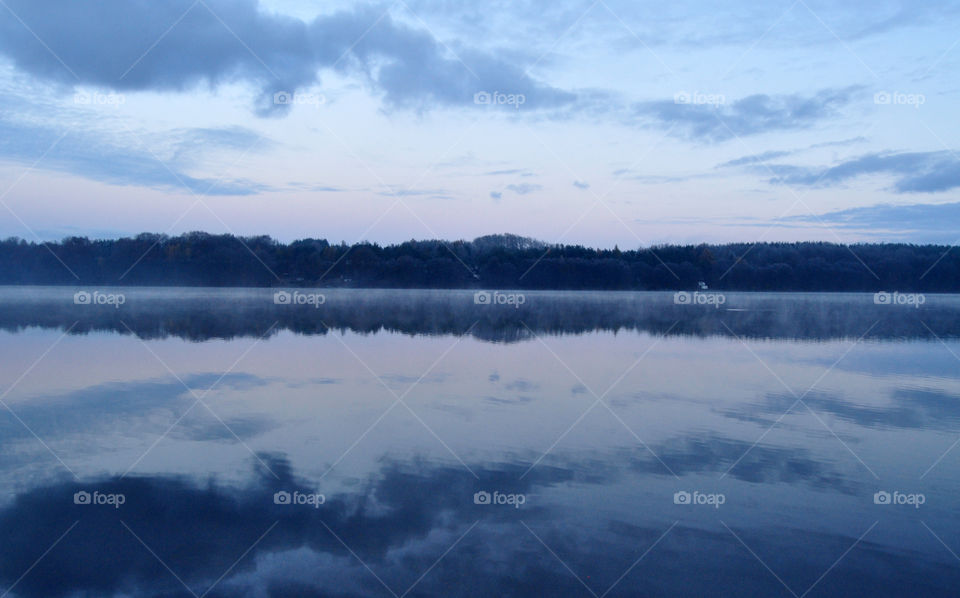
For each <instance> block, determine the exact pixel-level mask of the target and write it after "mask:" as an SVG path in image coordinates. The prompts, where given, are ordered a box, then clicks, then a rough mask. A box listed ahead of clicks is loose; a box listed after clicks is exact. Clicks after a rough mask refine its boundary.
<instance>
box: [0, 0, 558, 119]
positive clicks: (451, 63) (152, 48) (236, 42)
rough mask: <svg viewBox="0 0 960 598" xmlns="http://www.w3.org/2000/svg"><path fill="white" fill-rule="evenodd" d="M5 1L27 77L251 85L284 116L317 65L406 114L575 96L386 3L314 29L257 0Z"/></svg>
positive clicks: (14, 54) (13, 53) (168, 87)
mask: <svg viewBox="0 0 960 598" xmlns="http://www.w3.org/2000/svg"><path fill="white" fill-rule="evenodd" d="M7 4H8V5H9V8H10V10H4V11H0V53H2V54H4V55H6V56H7V57H8V58H10V59H11V60H12V61H13V63H14V64H15V65H16V66H17V67H18V68H19V69H20V70H21V71H23V72H25V73H29V74H31V75H33V76H36V77H40V78H43V79H47V80H52V81H56V82H59V83H63V84H66V85H75V84H89V85H95V86H100V87H105V88H112V89H116V90H154V91H184V90H189V89H192V88H195V87H196V86H198V85H206V86H209V87H211V88H215V87H217V86H219V85H221V84H224V83H229V82H236V81H244V82H248V83H251V84H253V85H255V86H256V87H257V88H258V89H259V90H260V97H259V99H258V102H257V106H258V110H259V112H260V113H261V114H283V113H285V112H286V111H287V110H288V109H289V108H290V104H286V103H281V104H277V103H276V102H275V101H274V95H275V94H276V93H278V92H281V91H283V92H296V90H298V89H303V88H305V87H309V86H311V85H314V84H316V83H318V82H319V79H318V71H319V70H320V69H323V68H333V69H337V70H340V71H344V72H350V73H353V74H357V75H359V76H361V77H363V78H364V79H365V80H366V81H368V82H369V83H370V84H371V85H372V86H373V87H374V89H375V91H376V92H378V93H379V94H381V95H382V97H383V99H384V101H385V102H386V103H387V104H388V105H390V106H393V107H399V108H409V109H416V110H422V109H427V108H432V107H435V106H438V105H440V106H442V105H458V104H459V105H466V104H472V103H473V100H474V94H475V93H477V92H479V91H488V92H493V91H500V92H502V93H514V94H523V95H524V96H525V98H526V102H525V104H524V109H530V108H534V109H537V108H556V107H561V106H563V105H566V104H569V103H571V102H573V101H574V100H575V96H574V95H573V94H571V93H568V92H565V91H561V90H558V89H555V88H552V87H549V86H547V85H543V84H541V83H538V82H536V81H534V80H533V79H531V78H530V77H529V76H527V75H526V74H525V73H524V72H523V71H522V70H521V69H519V68H518V67H517V66H515V65H514V64H513V63H511V62H509V61H506V60H503V59H500V58H497V57H495V56H492V55H489V54H485V53H482V52H478V51H474V50H470V49H460V50H459V51H458V52H457V53H454V51H453V50H451V49H450V48H449V47H447V46H446V45H444V44H443V43H442V42H440V41H438V40H436V39H435V38H434V37H433V36H432V35H430V33H428V32H426V31H424V30H421V29H413V28H411V27H408V26H406V25H403V24H401V23H399V22H397V21H396V20H394V19H393V18H392V17H391V15H389V14H386V12H385V11H386V10H388V9H386V8H384V7H382V6H367V7H361V8H358V9H356V10H352V11H341V12H338V13H334V14H330V15H322V16H319V17H317V18H316V19H314V20H313V21H311V22H309V23H308V22H304V21H301V20H299V19H295V18H291V17H287V16H283V15H279V14H276V13H268V12H265V11H263V10H261V8H260V6H259V2H258V0H205V1H203V2H194V1H193V0H169V1H166V2H150V1H148V0H133V1H131V0H103V1H101V2H95V3H83V4H78V3H76V2H72V1H71V0H51V1H50V2H47V3H44V4H43V5H40V4H37V3H36V2H32V1H30V0H9V2H7ZM21 20H22V22H21ZM28 28H29V29H28ZM31 30H32V33H31ZM34 33H35V34H36V37H34ZM37 38H39V40H43V42H42V43H41V41H39V40H38V39H37Z"/></svg>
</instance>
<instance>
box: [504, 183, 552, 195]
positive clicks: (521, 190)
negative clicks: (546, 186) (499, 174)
mask: <svg viewBox="0 0 960 598" xmlns="http://www.w3.org/2000/svg"><path fill="white" fill-rule="evenodd" d="M507 189H508V190H509V191H513V192H514V193H516V194H517V195H527V194H528V193H533V192H534V191H539V190H541V189H543V186H542V185H537V184H535V183H519V184H516V185H507Z"/></svg>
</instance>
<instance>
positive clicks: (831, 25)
mask: <svg viewBox="0 0 960 598" xmlns="http://www.w3.org/2000/svg"><path fill="white" fill-rule="evenodd" d="M958 24H960V3H956V2H936V1H931V2H925V3H922V4H920V5H916V4H915V3H908V2H899V1H892V0H889V1H883V0H880V1H871V2H866V1H860V0H851V1H848V2H844V3H842V5H838V3H833V2H819V1H814V0H795V1H782V2H781V1H773V2H766V3H756V2H738V1H732V2H724V3H721V4H718V3H714V2H673V3H663V2H645V1H644V2H637V1H635V0H625V1H618V0H595V1H593V0H588V1H585V2H562V3H557V2H546V1H542V0H530V1H522V0H510V1H502V2H501V1H497V0H491V1H489V2H486V3H482V4H480V3H465V2H460V1H452V0H396V1H395V2H393V3H391V2H382V3H357V2H325V3H319V2H312V1H306V0H259V1H257V0H165V1H164V2H155V1H148V0H102V1H99V2H95V3H79V2H75V1H73V0H48V1H45V2H43V3H38V2H35V1H33V0H0V106H2V109H0V236H3V237H6V236H19V237H22V238H25V239H38V238H39V239H44V240H49V239H59V238H62V237H64V236H67V235H74V234H78V235H88V236H94V237H116V236H122V235H130V234H135V233H138V232H142V231H151V232H166V233H170V234H176V233H180V232H185V231H190V230H207V231H211V232H233V233H236V234H242V235H252V234H269V235H272V236H274V237H276V238H279V239H282V240H292V239H296V238H302V237H308V236H309V237H324V238H329V239H332V240H337V241H339V240H346V241H348V242H353V241H357V240H360V239H369V240H374V241H378V242H396V241H402V240H406V239H410V238H434V237H439V238H447V239H457V238H468V239H469V238H473V237H476V236H479V235H483V234H489V233H499V232H514V233H518V234H523V235H528V236H533V237H537V238H540V239H543V240H546V241H550V242H565V243H584V244H589V245H597V246H613V245H614V244H617V245H619V246H620V247H636V246H647V245H651V244H656V243H669V242H699V241H747V242H753V241H757V240H765V241H775V240H799V239H816V240H827V241H838V242H857V241H873V240H880V241H885V240H908V241H914V242H939V243H955V242H956V241H957V240H958V237H960V226H958V225H960V119H958V118H957V117H956V107H957V105H958V104H957V100H958V98H960V78H958V77H957V75H956V73H957V72H958V67H960V27H958Z"/></svg>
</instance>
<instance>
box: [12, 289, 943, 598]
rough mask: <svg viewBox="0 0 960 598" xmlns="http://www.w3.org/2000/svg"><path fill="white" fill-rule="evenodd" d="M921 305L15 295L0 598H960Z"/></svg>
mask: <svg viewBox="0 0 960 598" xmlns="http://www.w3.org/2000/svg"><path fill="white" fill-rule="evenodd" d="M900 297H901V298H900V299H898V298H897V297H896V296H892V295H886V296H879V297H878V296H874V295H872V294H754V293H728V294H719V293H717V294H711V293H710V292H706V293H701V294H699V295H694V294H686V295H674V294H673V293H579V292H520V291H517V292H510V291H500V292H493V291H491V292H487V293H483V292H481V293H475V292H474V291H385V290H359V289H341V290H336V289H316V290H310V289H299V290H294V289H286V290H275V289H244V290H215V289H138V288H122V289H120V288H117V289H108V288H100V289H92V288H90V289H74V288H33V287H6V288H2V289H0V393H2V394H0V397H2V406H0V432H2V434H0V444H2V450H0V476H2V489H3V495H2V499H0V537H2V538H3V540H2V541H0V595H3V596H10V597H11V598H14V597H34V596H37V597H40V596H43V597H58V596H81V595H82V596H132V597H146V596H151V597H154V596H155V597H160V596H163V597H167V596H190V595H193V596H196V597H200V596H210V597H214V596H264V597H265V596H337V597H352V596H394V597H397V598H399V597H401V596H518V597H526V596H595V597H601V596H672V597H674V596H791V595H792V596H796V597H800V596H811V597H813V596H853V595H857V596H872V597H878V596H904V595H917V596H956V595H957V592H958V589H960V558H958V556H957V555H958V553H960V510H958V509H957V505H958V502H960V501H958V497H960V446H958V443H960V297H958V296H948V295H928V296H926V297H922V301H920V300H917V297H912V299H911V298H908V299H902V296H900ZM4 592H7V593H4Z"/></svg>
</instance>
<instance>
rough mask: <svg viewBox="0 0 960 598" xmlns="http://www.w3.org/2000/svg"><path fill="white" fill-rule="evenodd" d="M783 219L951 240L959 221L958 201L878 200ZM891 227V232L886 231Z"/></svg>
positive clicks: (898, 236) (897, 236)
mask: <svg viewBox="0 0 960 598" xmlns="http://www.w3.org/2000/svg"><path fill="white" fill-rule="evenodd" d="M783 222H784V223H785V224H786V223H810V224H828V225H830V226H831V227H834V228H842V229H849V230H866V231H871V233H873V234H874V235H883V236H885V237H887V238H890V239H908V238H909V239H913V240H918V239H919V240H923V241H926V242H947V243H953V242H955V241H956V239H957V223H958V222H960V203H958V202H954V203H945V204H910V205H899V206H898V205H890V204H880V205H875V206H865V207H859V208H850V209H846V210H837V211H834V212H827V213H826V214H820V215H819V216H812V215H802V216H791V217H788V218H784V219H783ZM885 231H891V232H885Z"/></svg>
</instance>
